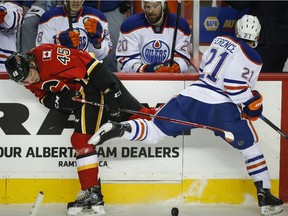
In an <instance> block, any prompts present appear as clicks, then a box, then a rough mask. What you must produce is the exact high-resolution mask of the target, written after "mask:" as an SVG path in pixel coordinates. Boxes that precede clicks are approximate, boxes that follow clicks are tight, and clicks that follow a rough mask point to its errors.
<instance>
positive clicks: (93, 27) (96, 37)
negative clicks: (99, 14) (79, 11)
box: [84, 17, 103, 44]
mask: <svg viewBox="0 0 288 216" xmlns="http://www.w3.org/2000/svg"><path fill="white" fill-rule="evenodd" d="M84 27H85V29H86V31H87V33H88V39H89V41H90V43H92V44H99V43H101V42H102V40H103V38H102V33H103V28H102V25H101V23H100V22H99V21H98V20H96V19H94V18H89V17H88V18H86V19H84Z"/></svg>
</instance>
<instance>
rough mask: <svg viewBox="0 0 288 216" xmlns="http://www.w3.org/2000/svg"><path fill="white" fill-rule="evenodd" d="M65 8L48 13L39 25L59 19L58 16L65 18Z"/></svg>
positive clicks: (56, 8) (51, 10)
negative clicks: (54, 18)
mask: <svg viewBox="0 0 288 216" xmlns="http://www.w3.org/2000/svg"><path fill="white" fill-rule="evenodd" d="M63 8H64V6H61V7H55V8H52V9H50V10H49V11H46V12H45V13H44V14H43V15H42V16H41V18H40V21H39V24H41V23H45V22H47V21H48V20H50V19H51V18H53V17H57V16H63V17H65V16H66V14H65V11H64V10H63Z"/></svg>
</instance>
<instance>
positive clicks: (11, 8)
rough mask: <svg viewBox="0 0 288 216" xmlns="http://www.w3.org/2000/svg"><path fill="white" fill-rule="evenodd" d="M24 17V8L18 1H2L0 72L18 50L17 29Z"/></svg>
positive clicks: (0, 6)
mask: <svg viewBox="0 0 288 216" xmlns="http://www.w3.org/2000/svg"><path fill="white" fill-rule="evenodd" d="M22 19H23V8H22V7H21V5H20V4H19V3H17V2H2V3H1V2H0V43H1V46H0V72H5V71H6V68H5V65H4V62H5V60H6V59H7V58H8V57H9V56H10V55H11V54H12V53H13V52H15V51H16V49H17V47H16V40H17V31H18V28H19V27H20V25H21V23H22Z"/></svg>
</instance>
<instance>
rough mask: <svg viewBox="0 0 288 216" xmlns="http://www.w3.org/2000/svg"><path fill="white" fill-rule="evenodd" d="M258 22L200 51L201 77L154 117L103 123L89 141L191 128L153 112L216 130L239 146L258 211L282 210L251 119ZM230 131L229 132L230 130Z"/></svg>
mask: <svg viewBox="0 0 288 216" xmlns="http://www.w3.org/2000/svg"><path fill="white" fill-rule="evenodd" d="M260 29H261V25H260V23H259V20H258V19H257V17H255V16H252V15H244V16H243V17H242V18H241V19H240V20H238V22H237V24H236V37H232V36H220V37H216V38H215V39H214V40H213V41H212V43H211V45H210V47H209V48H208V50H207V51H206V52H205V53H204V55H203V59H202V62H201V65H200V77H199V79H198V80H197V81H195V82H194V83H193V84H192V85H191V86H189V87H188V88H186V89H184V90H183V91H181V92H180V94H179V95H178V96H176V97H174V98H172V99H171V100H170V101H169V102H168V103H167V104H165V105H164V106H163V107H162V108H161V109H160V110H159V111H158V112H157V114H156V118H154V120H150V121H146V120H140V119H138V120H137V119H136V120H134V121H127V122H122V123H114V122H110V123H106V124H104V125H103V126H102V127H101V128H100V129H99V130H98V131H97V133H96V134H94V135H93V136H92V138H91V139H90V140H89V141H88V143H90V144H95V145H99V144H102V143H103V142H105V141H106V140H109V139H111V138H114V137H123V138H125V139H127V140H133V141H139V140H140V141H143V142H146V143H150V144H156V143H157V142H158V141H160V140H162V139H163V138H164V137H167V136H177V135H180V134H182V132H184V131H187V130H189V129H194V128H195V127H191V126H187V125H184V124H177V123H175V122H172V121H164V120H161V119H159V118H158V119H157V116H161V117H166V118H173V119H179V120H182V121H186V122H193V123H196V124H201V125H207V126H210V127H214V128H220V129H223V130H225V131H226V133H227V131H229V132H231V133H232V137H231V138H229V137H227V136H226V135H225V133H223V131H220V132H219V131H217V130H215V135H217V136H220V137H221V138H223V139H224V140H225V141H226V142H227V143H229V145H231V146H233V147H234V148H236V149H238V150H239V151H240V152H241V153H242V155H243V157H244V159H245V165H246V168H247V171H248V174H249V175H250V177H251V178H252V179H253V181H254V184H255V186H256V190H257V196H258V205H259V207H260V210H261V214H262V215H271V214H277V213H280V212H282V210H283V202H282V200H281V199H278V198H276V197H275V196H273V195H272V194H271V192H270V188H271V183H270V177H269V173H268V167H267V164H266V162H265V158H264V155H263V153H262V149H261V145H260V141H259V140H258V136H257V133H256V131H255V129H254V128H253V127H252V126H251V125H252V121H255V120H257V119H258V118H259V117H260V116H261V115H262V110H263V105H262V99H263V98H262V95H261V94H260V93H259V92H258V91H257V90H254V87H255V84H256V82H257V79H258V76H259V73H260V70H261V67H262V60H261V57H260V55H259V54H258V53H257V52H256V51H255V50H254V49H252V47H255V46H256V45H257V43H258V37H259V33H260ZM230 135H231V134H230ZM228 138H229V139H228Z"/></svg>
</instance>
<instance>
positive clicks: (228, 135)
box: [72, 97, 234, 143]
mask: <svg viewBox="0 0 288 216" xmlns="http://www.w3.org/2000/svg"><path fill="white" fill-rule="evenodd" d="M72 100H74V101H76V102H79V103H84V104H90V105H93V106H98V107H104V108H105V109H108V107H107V106H106V105H105V104H99V103H96V102H91V101H87V100H85V99H82V98H79V97H73V98H72ZM119 110H120V111H121V112H125V113H129V114H137V115H142V116H147V117H150V118H154V119H159V120H164V121H168V122H173V123H177V124H182V125H187V126H190V127H195V128H203V129H208V130H212V131H215V132H220V133H223V135H224V138H225V140H226V141H227V142H229V143H231V142H233V141H234V135H233V133H231V132H230V131H226V130H223V129H220V128H216V127H211V126H207V125H202V124H197V123H193V122H188V121H182V120H179V119H173V118H167V117H164V116H159V115H152V114H149V113H143V112H139V111H135V110H130V109H124V108H120V109H119Z"/></svg>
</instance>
